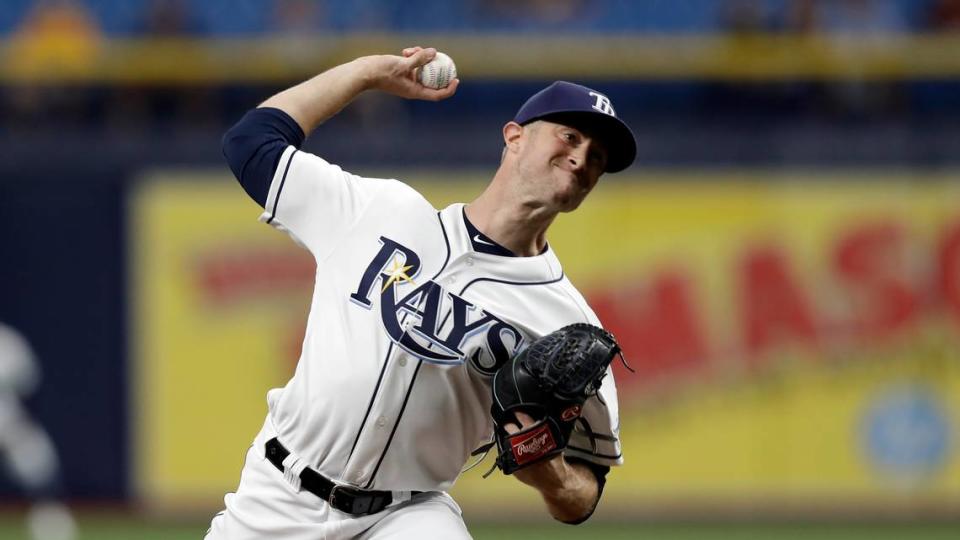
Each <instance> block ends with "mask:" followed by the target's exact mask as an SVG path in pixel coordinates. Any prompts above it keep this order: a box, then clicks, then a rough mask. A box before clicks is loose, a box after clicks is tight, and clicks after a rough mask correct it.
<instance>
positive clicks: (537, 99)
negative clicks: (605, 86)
mask: <svg viewBox="0 0 960 540" xmlns="http://www.w3.org/2000/svg"><path fill="white" fill-rule="evenodd" d="M534 120H546V121H548V122H555V123H557V124H563V125H568V126H571V127H575V128H577V129H581V128H587V129H588V130H590V131H592V132H593V133H594V134H595V135H596V136H597V137H598V138H599V139H600V141H601V142H602V143H603V145H604V147H605V148H606V149H607V168H606V171H605V172H609V173H615V172H620V171H622V170H624V169H626V168H627V167H629V166H630V165H631V164H632V163H633V160H634V159H635V158H636V157H637V142H636V139H634V137H633V131H631V130H630V128H629V127H628V126H627V124H625V123H624V122H623V120H620V119H619V118H617V113H616V111H615V110H614V108H613V103H611V101H610V98H608V97H607V96H606V95H604V94H602V93H600V92H597V91H596V90H594V89H592V88H587V87H586V86H581V85H579V84H574V83H572V82H567V81H556V82H555V83H553V84H551V85H550V86H548V87H546V88H544V89H543V90H541V91H539V92H537V93H536V94H534V95H533V96H531V97H530V99H528V100H527V102H526V103H524V104H523V106H522V107H520V110H519V111H517V114H516V116H515V117H514V118H513V121H514V122H516V123H518V124H520V125H525V124H529V123H530V122H533V121H534Z"/></svg>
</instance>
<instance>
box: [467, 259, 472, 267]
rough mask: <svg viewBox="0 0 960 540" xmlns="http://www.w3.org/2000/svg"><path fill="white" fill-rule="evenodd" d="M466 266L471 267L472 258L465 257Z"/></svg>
mask: <svg viewBox="0 0 960 540" xmlns="http://www.w3.org/2000/svg"><path fill="white" fill-rule="evenodd" d="M467 266H473V257H467Z"/></svg>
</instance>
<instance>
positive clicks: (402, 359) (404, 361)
mask: <svg viewBox="0 0 960 540" xmlns="http://www.w3.org/2000/svg"><path fill="white" fill-rule="evenodd" d="M397 363H398V364H400V367H403V366H405V365H407V358H406V357H405V356H401V357H400V359H399V360H397Z"/></svg>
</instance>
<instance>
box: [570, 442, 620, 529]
mask: <svg viewBox="0 0 960 540" xmlns="http://www.w3.org/2000/svg"><path fill="white" fill-rule="evenodd" d="M564 459H566V460H567V461H569V462H571V463H582V464H584V465H586V466H587V468H589V469H590V472H592V473H593V475H594V476H596V477H597V501H596V502H595V503H594V505H593V508H591V509H590V512H588V513H587V515H585V516H583V517H581V518H580V519H578V520H576V521H567V522H565V523H567V524H569V525H579V524H581V523H583V522H584V521H586V520H588V519H590V516H592V515H593V512H594V511H595V510H596V509H597V505H598V504H600V497H601V496H603V487H604V486H605V485H607V473H608V472H610V467H607V466H606V465H598V464H596V463H594V462H592V461H587V460H585V459H580V458H575V457H564Z"/></svg>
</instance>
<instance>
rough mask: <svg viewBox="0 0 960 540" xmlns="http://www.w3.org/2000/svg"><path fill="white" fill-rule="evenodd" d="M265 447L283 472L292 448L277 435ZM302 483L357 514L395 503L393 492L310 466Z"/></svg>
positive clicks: (275, 464) (311, 490)
mask: <svg viewBox="0 0 960 540" xmlns="http://www.w3.org/2000/svg"><path fill="white" fill-rule="evenodd" d="M264 446H265V447H266V453H267V459H268V460H270V463H273V466H274V467H276V468H277V469H279V470H280V472H283V460H285V459H287V456H289V455H290V451H289V450H287V449H286V448H284V447H283V445H282V444H280V441H278V440H277V439H276V437H274V438H273V439H270V440H269V441H267V444H266V445H264ZM300 486H301V487H302V488H303V489H305V490H307V491H309V492H310V493H313V494H314V495H316V496H317V497H320V498H321V499H323V500H325V501H327V503H328V504H330V506H332V507H334V508H336V509H337V510H340V511H341V512H346V513H348V514H353V515H355V516H366V515H369V514H376V513H377V512H379V511H381V510H383V509H384V508H386V507H387V506H388V505H389V504H390V503H391V502H393V493H391V492H389V491H374V490H367V489H359V488H355V487H351V486H343V485H339V484H336V483H334V482H333V480H330V479H328V478H325V477H324V476H323V475H321V474H320V473H318V472H317V471H315V470H313V469H310V468H309V467H307V468H304V469H303V471H302V472H301V473H300ZM417 493H421V492H420V491H413V492H411V495H416V494H417Z"/></svg>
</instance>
